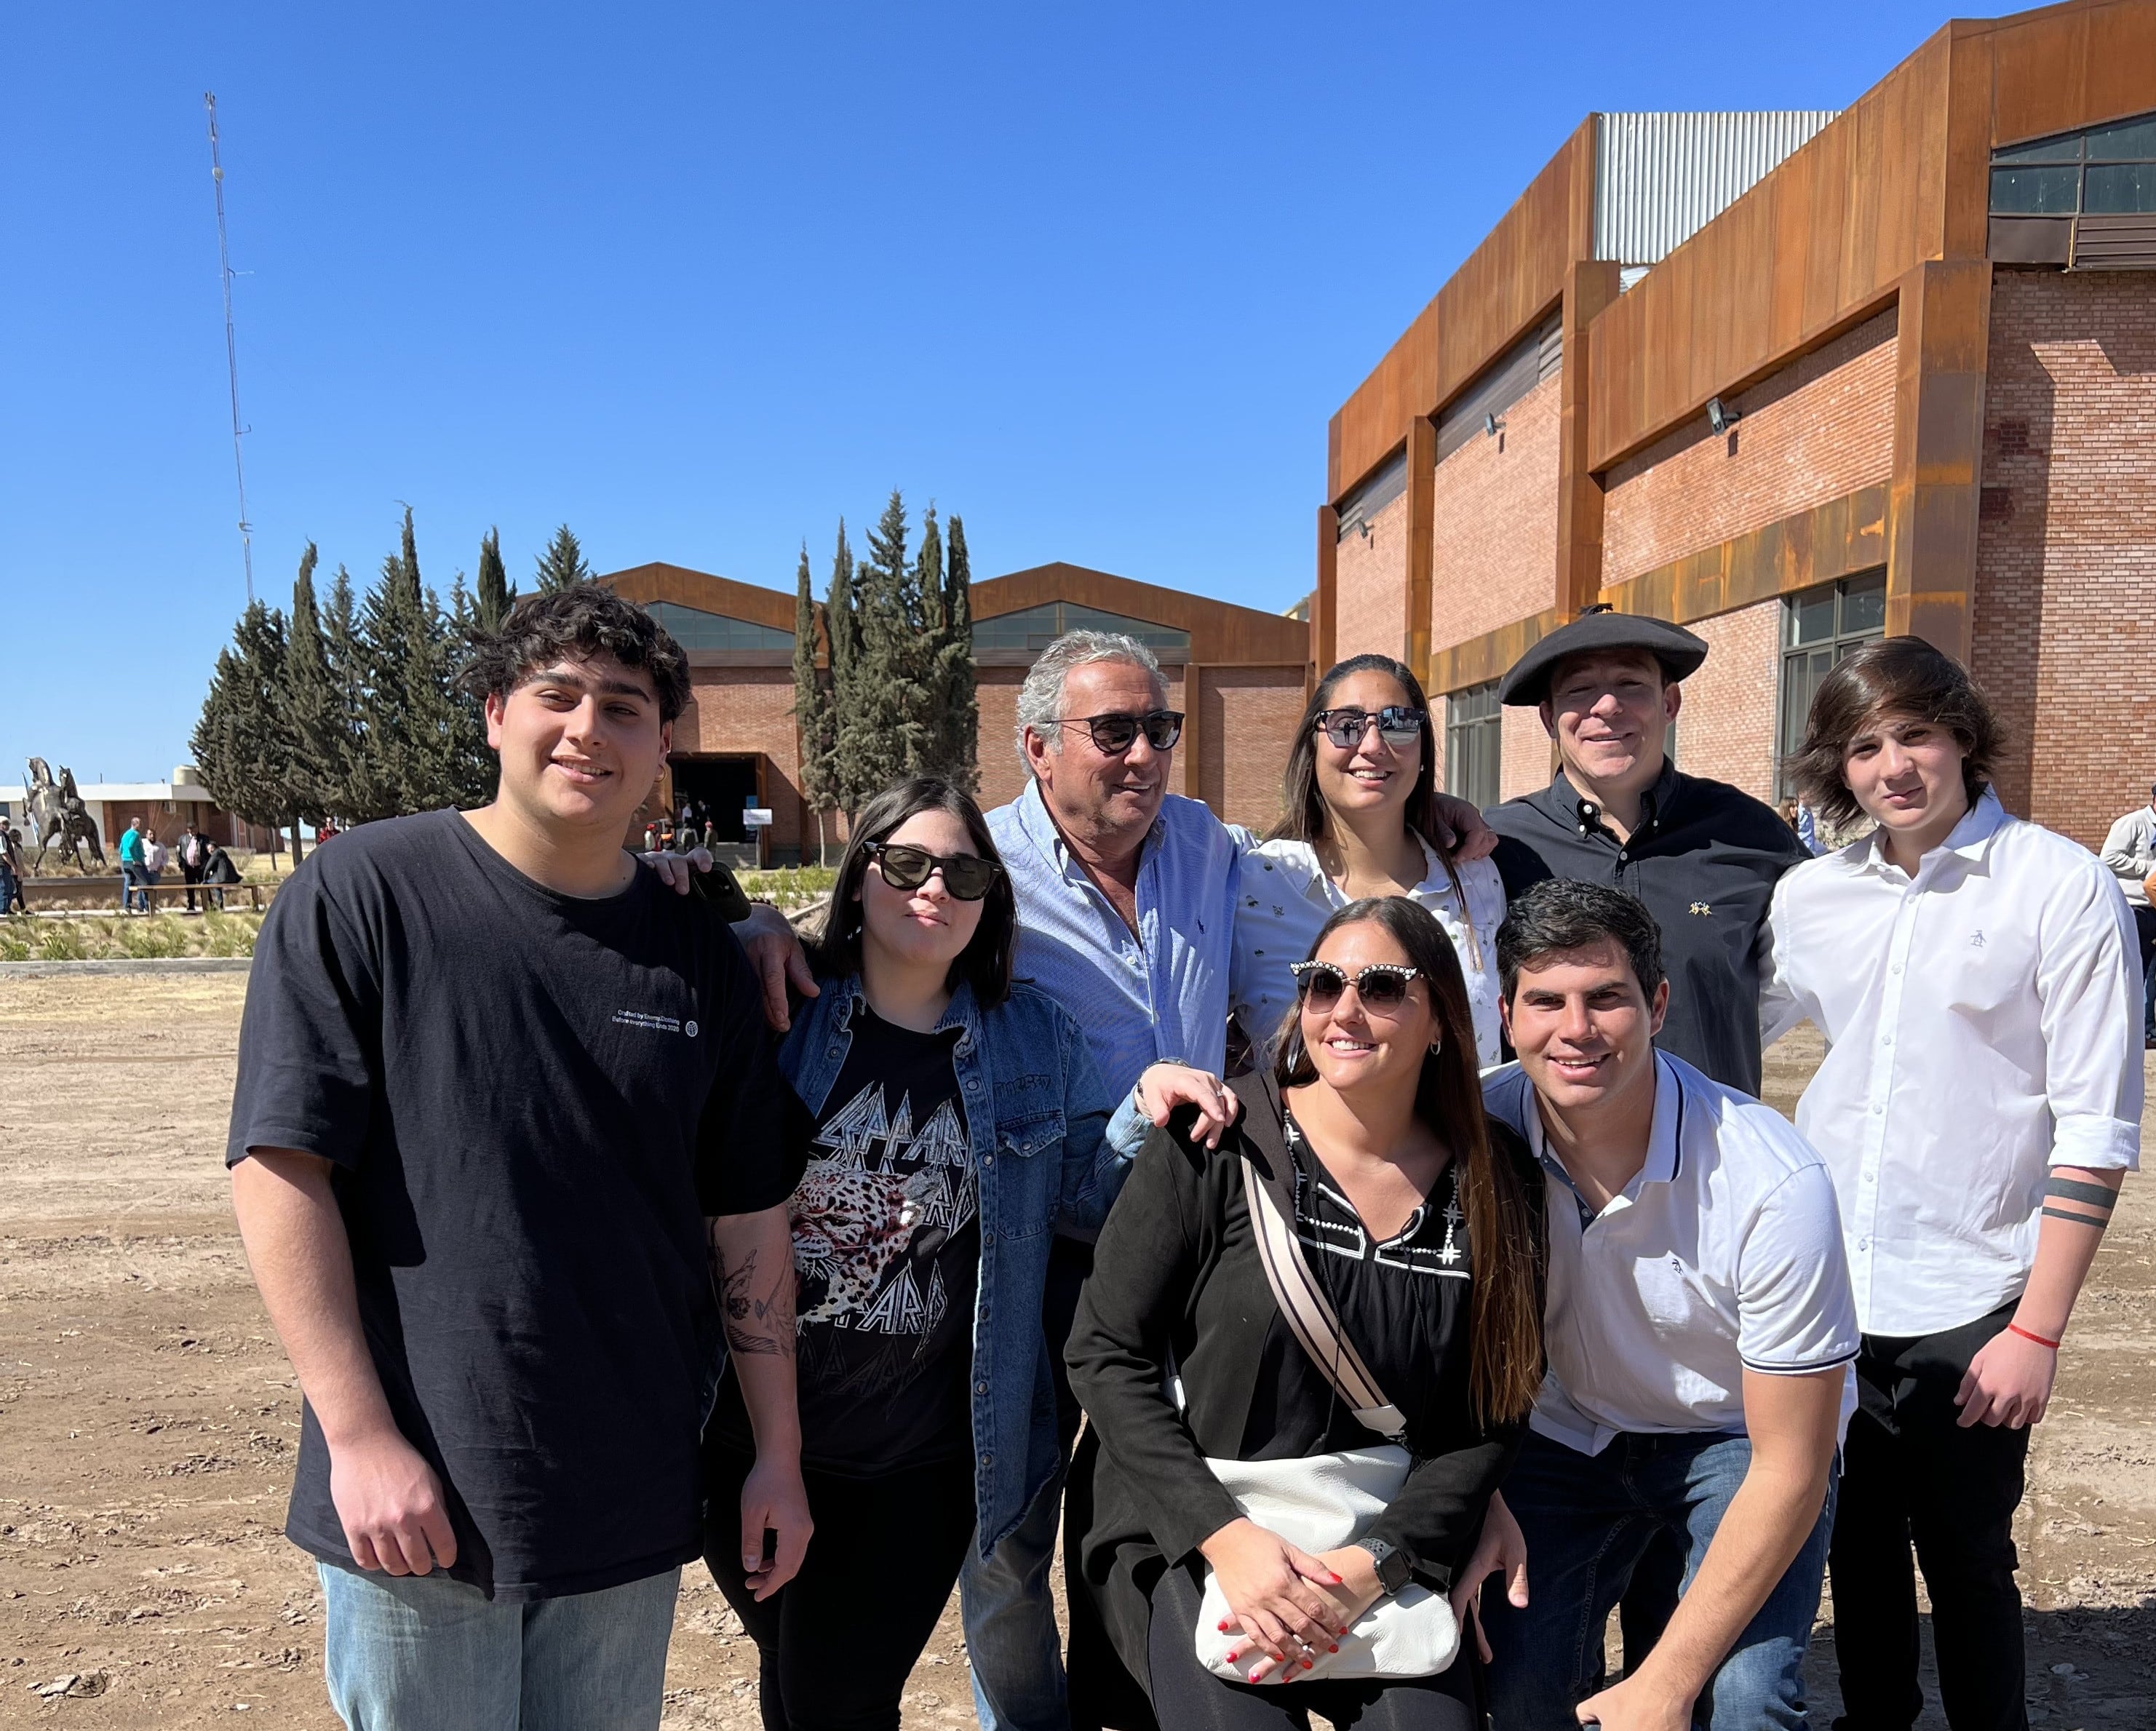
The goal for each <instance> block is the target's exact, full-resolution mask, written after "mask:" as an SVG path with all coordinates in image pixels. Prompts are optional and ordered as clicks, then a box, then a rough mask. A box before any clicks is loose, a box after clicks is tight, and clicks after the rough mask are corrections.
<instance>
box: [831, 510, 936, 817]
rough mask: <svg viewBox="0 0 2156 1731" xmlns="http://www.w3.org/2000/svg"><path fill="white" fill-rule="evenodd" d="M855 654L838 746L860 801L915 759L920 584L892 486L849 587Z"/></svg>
mask: <svg viewBox="0 0 2156 1731" xmlns="http://www.w3.org/2000/svg"><path fill="white" fill-rule="evenodd" d="M854 604H855V613H856V614H857V616H858V618H859V620H860V665H859V667H858V670H857V675H856V677H855V681H854V684H855V698H854V701H853V702H852V703H851V704H850V706H848V708H847V709H846V710H845V711H841V714H840V717H839V750H840V752H842V753H844V756H845V757H846V758H847V759H848V761H849V763H850V778H851V780H852V783H853V786H854V791H855V801H856V803H855V807H854V809H859V802H860V800H864V799H868V798H870V797H871V796H873V795H874V794H879V793H880V792H881V791H882V790H883V789H884V788H886V787H888V786H890V785H891V783H892V782H894V781H896V780H897V779H898V778H900V777H901V776H902V775H906V774H908V773H912V772H913V771H914V770H916V768H919V766H920V764H921V762H922V759H923V755H924V748H925V747H926V746H927V724H926V719H925V718H926V716H927V686H926V684H925V682H924V680H923V678H922V675H923V673H924V671H925V660H926V658H925V656H924V655H923V645H922V625H923V623H924V622H923V620H922V618H921V607H920V591H919V589H918V588H916V584H915V581H914V573H913V572H912V570H911V568H910V567H909V566H908V565H907V563H906V504H905V501H903V500H902V499H901V497H900V496H899V492H898V490H897V489H896V487H894V488H893V489H892V490H891V499H890V501H889V503H887V504H886V505H885V506H884V511H883V516H881V517H880V519H878V521H877V523H876V526H875V528H874V529H872V530H871V531H870V532H869V557H868V558H867V559H866V560H865V561H864V562H862V565H861V568H860V573H859V576H858V578H857V580H856V582H855V590H854Z"/></svg>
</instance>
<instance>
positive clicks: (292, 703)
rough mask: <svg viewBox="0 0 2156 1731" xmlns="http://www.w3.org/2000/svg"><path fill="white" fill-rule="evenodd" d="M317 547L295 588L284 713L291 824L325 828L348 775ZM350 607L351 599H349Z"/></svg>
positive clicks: (310, 547) (304, 557)
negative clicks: (319, 596) (318, 593)
mask: <svg viewBox="0 0 2156 1731" xmlns="http://www.w3.org/2000/svg"><path fill="white" fill-rule="evenodd" d="M317 557H318V556H317V554H316V550H315V544H314V542H308V543H307V550H306V551H305V552H304V553H302V554H301V555H300V574H299V576H298V577H297V578H295V579H294V580H293V583H292V617H291V620H290V624H289V625H288V627H287V629H286V632H285V670H284V697H283V703H284V711H285V727H286V730H287V737H288V738H289V739H290V747H291V760H292V824H293V830H294V833H295V835H296V834H297V833H298V829H299V825H300V822H301V821H302V820H303V819H304V820H306V821H310V822H312V823H315V824H321V822H322V820H323V819H326V818H330V817H333V816H336V814H338V813H339V812H340V811H341V810H342V809H343V807H342V801H341V797H340V785H339V783H340V778H341V776H342V775H343V773H344V769H345V758H346V750H345V739H344V706H343V702H342V701H341V696H340V694H339V692H338V691H337V689H336V681H335V679H334V676H333V675H332V673H331V667H330V656H329V646H328V645H327V644H326V642H325V641H324V639H323V636H322V623H321V611H320V609H319V608H318V607H317V606H316V601H315V565H316V559H317ZM346 600H347V604H349V596H348V595H347V598H346Z"/></svg>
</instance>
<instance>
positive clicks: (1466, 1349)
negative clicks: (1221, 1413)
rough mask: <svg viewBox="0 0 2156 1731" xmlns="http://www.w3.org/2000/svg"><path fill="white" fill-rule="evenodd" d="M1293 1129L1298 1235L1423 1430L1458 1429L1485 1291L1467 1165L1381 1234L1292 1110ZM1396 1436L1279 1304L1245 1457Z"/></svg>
mask: <svg viewBox="0 0 2156 1731" xmlns="http://www.w3.org/2000/svg"><path fill="white" fill-rule="evenodd" d="M1283 1134H1284V1136H1285V1138H1286V1142H1287V1146H1288V1150H1289V1153H1290V1154H1291V1157H1292V1158H1293V1159H1294V1162H1295V1231H1296V1239H1297V1240H1299V1241H1300V1242H1301V1246H1302V1256H1303V1260H1304V1261H1306V1263H1308V1264H1309V1265H1310V1270H1311V1272H1312V1275H1313V1276H1315V1277H1316V1278H1317V1282H1318V1284H1319V1285H1320V1286H1322V1287H1324V1289H1325V1292H1326V1296H1327V1297H1329V1298H1330V1299H1331V1300H1332V1309H1333V1313H1334V1314H1335V1315H1337V1317H1338V1318H1340V1325H1341V1327H1342V1328H1343V1329H1345V1330H1346V1331H1347V1338H1349V1339H1350V1340H1352V1341H1353V1342H1354V1343H1355V1349H1356V1351H1358V1353H1361V1354H1362V1355H1363V1362H1364V1363H1365V1364H1368V1366H1369V1368H1370V1374H1371V1375H1372V1376H1373V1377H1374V1378H1376V1379H1377V1383H1378V1387H1379V1388H1381V1389H1383V1390H1384V1391H1385V1393H1386V1395H1388V1396H1389V1397H1390V1398H1391V1400H1393V1401H1394V1403H1395V1404H1396V1405H1398V1406H1399V1409H1400V1411H1401V1414H1402V1415H1403V1416H1404V1417H1405V1418H1406V1420H1408V1431H1409V1435H1410V1436H1414V1437H1419V1438H1429V1437H1431V1436H1441V1435H1444V1434H1445V1433H1446V1432H1447V1431H1450V1430H1452V1429H1455V1428H1457V1427H1458V1425H1460V1422H1461V1421H1462V1419H1463V1417H1464V1416H1465V1415H1466V1414H1467V1412H1468V1411H1469V1410H1470V1407H1471V1404H1472V1403H1471V1395H1470V1386H1469V1381H1468V1370H1469V1363H1470V1357H1471V1350H1472V1348H1471V1336H1470V1332H1469V1321H1470V1318H1471V1313H1472V1308H1473V1297H1474V1291H1475V1287H1474V1281H1473V1278H1472V1275H1473V1271H1472V1269H1471V1267H1470V1266H1469V1263H1468V1256H1467V1220H1466V1215H1464V1214H1463V1213H1462V1212H1461V1211H1460V1175H1459V1167H1458V1165H1457V1163H1447V1164H1446V1166H1445V1169H1444V1171H1442V1172H1440V1174H1438V1175H1437V1182H1436V1183H1435V1184H1433V1185H1432V1186H1431V1187H1430V1194H1429V1196H1428V1197H1427V1198H1426V1199H1424V1202H1423V1203H1422V1205H1421V1206H1420V1207H1419V1208H1417V1209H1416V1210H1415V1211H1414V1213H1413V1214H1412V1215H1409V1217H1408V1221H1407V1224H1406V1225H1404V1226H1403V1227H1401V1229H1400V1230H1399V1232H1397V1233H1396V1234H1394V1235H1393V1236H1392V1237H1390V1238H1388V1239H1383V1240H1380V1239H1377V1238H1373V1236H1372V1235H1371V1234H1370V1231H1369V1229H1368V1227H1366V1226H1364V1225H1363V1221H1362V1217H1361V1216H1360V1215H1358V1214H1357V1213H1356V1212H1355V1205H1354V1204H1353V1203H1352V1202H1350V1201H1349V1200H1348V1199H1347V1193H1346V1192H1345V1191H1344V1190H1342V1189H1341V1188H1340V1187H1339V1186H1338V1184H1336V1183H1334V1181H1333V1179H1332V1174H1330V1173H1328V1172H1327V1170H1326V1169H1325V1165H1324V1163H1323V1162H1322V1160H1320V1159H1319V1158H1317V1154H1316V1153H1315V1152H1314V1151H1313V1150H1312V1148H1311V1146H1310V1144H1309V1143H1308V1142H1307V1141H1306V1139H1305V1138H1304V1137H1303V1134H1302V1132H1301V1127H1299V1126H1298V1125H1297V1124H1296V1122H1295V1118H1294V1116H1293V1115H1292V1114H1288V1115H1286V1117H1285V1118H1284V1120H1283ZM1385 1441H1387V1439H1386V1438H1384V1437H1383V1436H1378V1435H1377V1434H1376V1433H1375V1432H1374V1431H1370V1430H1368V1428H1366V1427H1365V1426H1364V1425H1362V1424H1360V1423H1359V1422H1358V1420H1356V1417H1355V1415H1354V1414H1353V1412H1352V1411H1350V1410H1348V1407H1347V1404H1346V1402H1344V1401H1342V1400H1341V1398H1340V1396H1339V1395H1338V1393H1337V1391H1336V1390H1335V1389H1333V1386H1332V1384H1331V1383H1329V1382H1327V1380H1326V1379H1325V1374H1324V1373H1323V1372H1322V1370H1320V1369H1318V1368H1317V1365H1316V1364H1313V1363H1312V1360H1311V1357H1310V1354H1309V1353H1307V1352H1306V1351H1305V1350H1304V1349H1303V1348H1302V1345H1301V1343H1300V1342H1299V1341H1297V1340H1296V1337H1295V1333H1294V1331H1293V1330H1292V1329H1291V1328H1289V1327H1288V1324H1287V1320H1286V1318H1284V1317H1282V1316H1280V1315H1278V1314H1277V1313H1276V1314H1275V1315H1274V1317H1273V1318H1272V1323H1271V1325H1270V1328H1267V1330H1266V1332H1265V1347H1264V1349H1263V1351H1262V1352H1261V1353H1260V1356H1259V1360H1258V1378H1257V1384H1256V1386H1255V1389H1253V1390H1252V1391H1251V1397H1250V1418H1249V1420H1247V1422H1246V1424H1245V1429H1244V1432H1243V1451H1242V1453H1241V1455H1240V1457H1239V1458H1240V1459H1243V1460H1246V1461H1298V1460H1301V1459H1303V1458H1304V1457H1306V1456H1310V1455H1318V1454H1330V1453H1332V1452H1333V1451H1337V1450H1340V1449H1367V1448H1376V1447H1378V1446H1380V1445H1382V1444H1383V1443H1384V1442H1385Z"/></svg>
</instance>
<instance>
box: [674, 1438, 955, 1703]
mask: <svg viewBox="0 0 2156 1731" xmlns="http://www.w3.org/2000/svg"><path fill="white" fill-rule="evenodd" d="M752 1464H753V1463H752V1461H751V1460H750V1457H749V1456H747V1455H745V1454H740V1453H737V1452H736V1451H733V1450H731V1449H724V1448H716V1447H707V1448H706V1450H705V1452H704V1488H705V1494H706V1498H707V1499H708V1500H707V1505H706V1515H705V1524H704V1561H705V1563H706V1565H707V1566H708V1567H709V1568H710V1569H711V1579H713V1580H714V1581H716V1582H717V1583H718V1587H719V1590H720V1591H721V1593H724V1594H725V1595H726V1601H727V1603H729V1604H730V1605H732V1606H733V1608H734V1610H735V1611H736V1612H737V1614H738V1615H739V1616H740V1617H741V1620H742V1626H743V1627H744V1628H746V1629H747V1631H748V1632H749V1634H750V1635H751V1636H753V1637H754V1639H755V1641H756V1646H757V1658H758V1660H759V1662H760V1666H761V1670H760V1674H759V1677H758V1683H759V1687H760V1691H761V1698H760V1705H761V1706H762V1710H763V1727H764V1731H898V1708H899V1697H900V1695H901V1693H902V1692H904V1690H905V1688H906V1677H908V1676H909V1675H910V1674H911V1672H912V1670H913V1667H914V1665H915V1662H916V1661H918V1660H919V1658H920V1657H921V1650H922V1649H923V1648H924V1647H926V1646H927V1645H928V1637H929V1636H931V1635H932V1634H934V1633H935V1631H936V1620H937V1618H938V1617H940V1616H942V1615H943V1607H944V1605H947V1603H949V1601H950V1598H951V1589H952V1587H954V1586H956V1585H957V1581H958V1569H959V1566H960V1565H961V1564H962V1563H963V1562H964V1561H965V1558H966V1547H967V1546H968V1544H971V1543H972V1542H973V1462H972V1461H971V1460H970V1459H968V1457H967V1456H959V1457H958V1458H957V1460H955V1461H942V1462H938V1463H937V1464H936V1465H935V1466H921V1467H915V1468H912V1469H911V1470H909V1471H906V1472H891V1473H886V1474H885V1475H883V1476H882V1477H878V1478H872V1479H861V1478H839V1477H835V1476H834V1475H833V1474H830V1473H828V1472H816V1471H815V1470H814V1468H810V1469H808V1470H806V1471H804V1472H803V1473H802V1475H801V1476H802V1478H803V1481H804V1482H805V1483H806V1485H807V1487H808V1513H809V1516H810V1518H812V1519H813V1520H814V1522H815V1523H816V1533H815V1536H814V1538H811V1539H810V1540H809V1541H808V1557H807V1559H805V1560H804V1561H803V1564H802V1565H801V1572H800V1573H799V1574H797V1575H795V1576H794V1577H793V1579H792V1580H790V1581H788V1583H787V1584H786V1585H784V1586H783V1587H781V1588H780V1589H779V1590H778V1591H777V1592H776V1593H774V1594H773V1595H771V1597H770V1598H768V1599H767V1600H764V1601H763V1603H762V1604H761V1605H758V1604H757V1602H756V1600H753V1599H752V1598H751V1597H750V1596H749V1592H748V1585H747V1577H746V1576H745V1575H744V1574H743V1573H742V1566H741V1487H742V1481H743V1480H744V1479H746V1478H747V1477H748V1472H749V1468H750V1466H752Z"/></svg>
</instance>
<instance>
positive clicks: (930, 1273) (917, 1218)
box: [712, 1003, 981, 1477]
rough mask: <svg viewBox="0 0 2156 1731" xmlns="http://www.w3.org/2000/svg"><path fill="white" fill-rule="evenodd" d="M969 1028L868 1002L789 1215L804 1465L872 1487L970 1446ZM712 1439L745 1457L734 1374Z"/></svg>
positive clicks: (973, 1263)
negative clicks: (894, 1016)
mask: <svg viewBox="0 0 2156 1731" xmlns="http://www.w3.org/2000/svg"><path fill="white" fill-rule="evenodd" d="M957 1033H958V1030H956V1029H946V1030H943V1031H942V1032H941V1033H932V1034H920V1033H916V1032H914V1031H913V1030H911V1029H908V1028H901V1027H898V1026H896V1025H893V1024H892V1023H890V1022H886V1021H885V1020H883V1019H882V1017H880V1016H879V1015H877V1014H875V1012H874V1011H873V1010H871V1009H870V1008H869V1007H868V1005H867V1004H865V1003H864V1004H861V1005H860V1008H859V1009H858V1010H857V1011H856V1013H855V1016H854V1019H853V1029H852V1040H853V1043H852V1045H850V1046H849V1047H848V1049H847V1052H846V1061H845V1063H844V1066H841V1068H840V1070H839V1079H838V1080H837V1081H835V1082H834V1083H833V1084H832V1086H831V1092H830V1094H829V1097H827V1098H826V1099H825V1100H824V1107H823V1110H822V1111H821V1112H819V1113H818V1114H817V1124H816V1133H815V1136H814V1140H813V1142H812V1143H811V1145H810V1148H809V1151H808V1152H809V1160H808V1169H807V1171H806V1172H805V1173H804V1174H803V1176H802V1179H801V1184H800V1188H799V1189H798V1190H796V1191H795V1193H794V1196H793V1205H792V1215H793V1267H794V1273H795V1279H796V1291H797V1294H798V1318H799V1319H798V1331H799V1332H798V1355H797V1357H796V1359H795V1361H794V1368H795V1372H796V1379H797V1385H798V1389H799V1398H800V1403H801V1459H802V1461H803V1464H804V1465H805V1466H813V1467H814V1468H816V1469H817V1470H819V1472H830V1473H837V1474H840V1475H844V1476H854V1477H870V1476H872V1475H874V1474H877V1473H882V1472H891V1471H894V1470H896V1469H900V1468H903V1467H910V1466H924V1465H927V1464H928V1463H930V1462H932V1461H947V1460H950V1459H951V1458H952V1457H953V1456H961V1455H965V1454H968V1453H970V1452H971V1451H972V1448H973V1421H972V1406H971V1400H970V1397H969V1395H968V1385H969V1382H970V1379H971V1378H972V1374H973V1297H974V1292H975V1289H976V1287H978V1283H979V1279H980V1258H981V1226H980V1219H979V1214H978V1197H979V1189H978V1184H977V1183H976V1180H975V1174H974V1171H973V1147H972V1144H971V1143H970V1142H969V1141H968V1133H967V1127H966V1113H965V1108H964V1107H963V1106H962V1104H961V1103H960V1096H959V1092H958V1080H957V1074H956V1072H955V1071H953V1069H952V1045H953V1044H954V1043H955V1042H956V1040H957ZM712 1425H713V1431H714V1435H715V1437H716V1441H719V1442H721V1444H724V1445H726V1446H731V1447H736V1448H745V1447H747V1446H748V1443H749V1431H748V1420H747V1412H746V1411H745V1410H743V1408H742V1404H741V1397H740V1392H739V1390H738V1389H737V1386H736V1385H735V1380H734V1379H733V1378H732V1377H731V1375H729V1376H728V1377H727V1379H726V1387H725V1388H724V1389H722V1390H721V1396H720V1405H719V1408H718V1411H717V1413H716V1415H715V1416H714V1419H713V1421H712Z"/></svg>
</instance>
